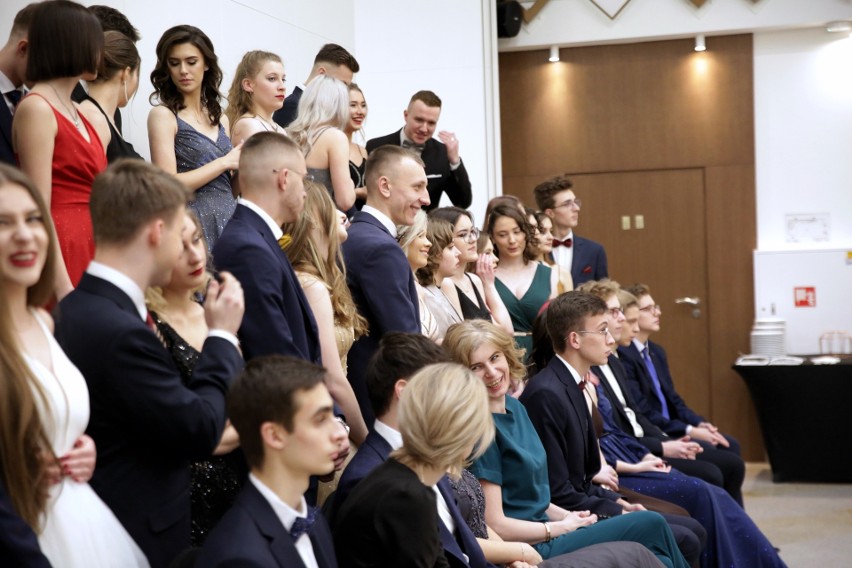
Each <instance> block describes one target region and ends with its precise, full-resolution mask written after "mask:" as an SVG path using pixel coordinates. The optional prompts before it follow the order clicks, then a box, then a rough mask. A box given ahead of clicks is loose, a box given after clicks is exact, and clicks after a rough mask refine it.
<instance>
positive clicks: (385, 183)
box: [376, 176, 391, 198]
mask: <svg viewBox="0 0 852 568" xmlns="http://www.w3.org/2000/svg"><path fill="white" fill-rule="evenodd" d="M376 185H377V186H378V190H379V193H380V194H381V195H382V197H384V198H388V197H390V194H391V187H390V179H389V178H388V176H379V179H378V180H376Z"/></svg>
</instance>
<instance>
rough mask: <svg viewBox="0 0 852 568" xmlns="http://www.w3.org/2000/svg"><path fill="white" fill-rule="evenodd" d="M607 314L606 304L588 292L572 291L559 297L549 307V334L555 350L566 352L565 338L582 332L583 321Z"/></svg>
mask: <svg viewBox="0 0 852 568" xmlns="http://www.w3.org/2000/svg"><path fill="white" fill-rule="evenodd" d="M604 312H606V302H604V301H603V300H601V299H600V298H598V297H597V296H593V295H591V294H589V293H587V292H578V291H576V290H572V291H571V292H565V293H564V294H562V295H560V296H557V298H556V299H555V300H553V301H552V302H550V304H549V305H548V306H547V323H546V325H547V333H548V334H549V335H550V340H551V342H552V343H553V350H554V351H556V352H557V353H560V352H562V351H564V350H565V336H566V335H568V334H569V333H571V332H572V331H580V326H581V325H582V323H583V321H584V320H585V319H586V318H587V317H590V316H597V315H600V314H602V313H604Z"/></svg>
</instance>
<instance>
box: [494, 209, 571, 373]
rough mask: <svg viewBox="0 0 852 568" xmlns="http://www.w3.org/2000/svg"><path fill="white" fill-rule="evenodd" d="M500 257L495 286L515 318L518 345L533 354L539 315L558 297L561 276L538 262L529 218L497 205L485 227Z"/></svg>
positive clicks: (516, 342)
mask: <svg viewBox="0 0 852 568" xmlns="http://www.w3.org/2000/svg"><path fill="white" fill-rule="evenodd" d="M485 228H486V231H487V232H488V234H489V235H490V236H491V241H492V242H493V243H494V253H495V254H496V255H497V256H498V257H499V258H500V264H499V265H498V266H497V268H496V269H495V271H494V272H495V274H496V276H497V278H496V280H495V282H494V285H495V287H496V288H497V293H498V294H499V295H500V299H501V300H503V304H505V306H506V309H507V310H508V311H509V315H510V316H511V318H512V327H514V329H515V344H516V345H517V346H518V347H519V348H521V349H524V351H525V355H524V359H527V358H529V354H530V353H532V326H533V322H534V321H535V318H536V316H537V315H538V312H539V311H541V308H542V306H544V305H545V304H546V303H547V302H548V300H550V299H551V298H553V297H555V296H556V289H557V286H558V274H557V273H556V272H554V271H553V270H551V268H550V267H549V266H547V265H545V264H544V263H542V262H539V261H537V260H535V258H536V257H537V256H538V247H537V243H536V241H535V238H536V237H535V235H534V234H533V232H532V228H531V227H530V225H529V222H528V221H527V220H526V218H525V215H524V214H522V213H521V211H520V210H519V209H518V208H517V207H513V206H511V205H497V206H496V207H494V208H493V209H492V210H491V214H490V215H489V216H488V219H487V220H486V224H485Z"/></svg>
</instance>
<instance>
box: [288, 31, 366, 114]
mask: <svg viewBox="0 0 852 568" xmlns="http://www.w3.org/2000/svg"><path fill="white" fill-rule="evenodd" d="M360 70H361V66H360V65H358V60H357V59H355V57H354V56H353V55H352V54H351V53H349V52H348V51H346V49H344V48H342V47H340V46H339V45H337V44H336V43H327V44H325V45H324V46H322V48H320V50H319V52H318V53H317V56H316V57H315V58H314V66H313V67H312V68H311V74H310V75H308V78H307V79H306V80H305V82H304V83H302V84H301V85H296V88H295V89H293V92H292V93H290V95H289V96H288V97H287V98H286V99H284V106H283V107H281V108H280V109H278V110H276V111H275V113H274V114H273V115H272V120H274V121H275V122H277V123H278V124H279V125H281V127H282V128H286V127H288V126H290V123H291V122H293V121H294V120H296V115H297V114H298V111H299V100H301V98H302V93H304V92H305V87H306V85H307V84H308V83H310V82H311V81H312V80H313V79H314V78H316V77H318V76H319V75H328V76H329V77H332V78H334V79H339V80H340V81H343V82H344V83H346V84H347V85H348V84H349V83H351V82H352V77H353V76H354V75H355V73H357V72H358V71H360Z"/></svg>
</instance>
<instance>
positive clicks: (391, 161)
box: [364, 144, 426, 191]
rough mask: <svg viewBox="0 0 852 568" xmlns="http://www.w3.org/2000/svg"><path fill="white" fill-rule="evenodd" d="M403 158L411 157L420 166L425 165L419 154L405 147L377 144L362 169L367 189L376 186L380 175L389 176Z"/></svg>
mask: <svg viewBox="0 0 852 568" xmlns="http://www.w3.org/2000/svg"><path fill="white" fill-rule="evenodd" d="M405 158H409V159H412V160H414V161H415V162H417V163H418V164H420V165H421V166H423V167H426V166H425V165H424V164H423V159H422V158H421V157H420V156H418V155H417V154H415V153H414V152H412V151H411V150H409V149H407V148H403V147H402V146H394V145H393V144H388V145H386V146H379V147H378V148H376V149H375V150H373V151H372V152H370V156H369V157H368V158H367V165H366V167H365V170H364V180H365V181H366V184H367V191H372V190H373V189H374V188H375V187H376V183H377V181H378V179H379V178H380V177H382V176H388V177H390V176H391V175H392V170H395V168H396V166H397V165H398V164H399V162H401V161H402V160H403V159H405ZM371 188H372V189H371Z"/></svg>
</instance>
